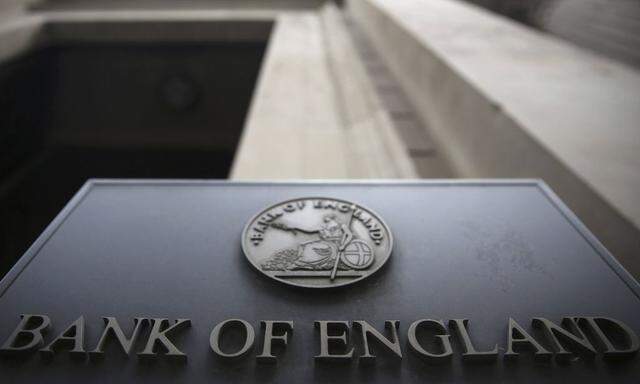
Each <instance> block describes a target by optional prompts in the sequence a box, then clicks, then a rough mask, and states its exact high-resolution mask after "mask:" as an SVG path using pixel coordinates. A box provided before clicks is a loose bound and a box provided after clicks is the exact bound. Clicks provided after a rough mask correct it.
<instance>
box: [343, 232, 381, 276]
mask: <svg viewBox="0 0 640 384" xmlns="http://www.w3.org/2000/svg"><path fill="white" fill-rule="evenodd" d="M373 259H374V255H373V252H371V247H369V245H368V244H367V243H366V242H364V241H362V240H359V239H355V240H352V241H351V242H350V243H349V244H348V245H347V246H346V247H345V248H344V251H342V254H341V255H340V260H342V262H343V263H345V264H346V265H348V266H349V267H351V268H353V269H365V268H368V267H369V266H370V265H371V263H373Z"/></svg>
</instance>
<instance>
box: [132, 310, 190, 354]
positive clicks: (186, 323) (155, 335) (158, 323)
mask: <svg viewBox="0 0 640 384" xmlns="http://www.w3.org/2000/svg"><path fill="white" fill-rule="evenodd" d="M151 321H153V328H152V329H151V333H150V334H149V339H147V345H146V346H145V347H144V350H143V351H142V352H140V353H138V357H139V358H140V359H154V358H157V357H158V354H157V353H156V352H154V349H155V346H156V344H158V343H160V344H162V346H163V347H164V349H165V351H167V353H166V354H165V355H166V356H167V357H169V358H172V359H176V360H179V361H183V362H184V361H187V355H185V354H184V353H182V352H180V350H179V349H178V348H176V346H175V345H173V343H172V342H171V341H170V340H169V337H168V336H169V334H170V333H174V332H178V331H179V330H181V329H184V328H189V327H190V326H191V320H189V319H177V320H176V322H175V324H173V325H172V326H170V327H168V328H165V327H166V325H168V324H169V320H168V319H151ZM163 328H165V329H164V330H163Z"/></svg>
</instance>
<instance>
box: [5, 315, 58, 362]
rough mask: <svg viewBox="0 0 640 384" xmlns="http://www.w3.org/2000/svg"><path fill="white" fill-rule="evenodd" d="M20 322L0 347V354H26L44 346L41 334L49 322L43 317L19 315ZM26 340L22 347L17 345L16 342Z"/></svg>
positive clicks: (47, 327)
mask: <svg viewBox="0 0 640 384" xmlns="http://www.w3.org/2000/svg"><path fill="white" fill-rule="evenodd" d="M20 317H21V318H22V320H21V321H20V324H18V326H17V327H16V329H14V330H13V333H12V334H11V336H9V338H8V339H7V341H5V343H4V344H3V345H2V347H0V353H2V354H6V355H20V354H27V353H29V352H31V351H33V350H35V349H38V348H40V347H42V346H43V345H44V338H43V337H42V334H43V333H45V332H46V331H47V330H48V329H49V325H51V320H49V317H47V316H45V315H20ZM34 324H37V325H34ZM25 339H28V342H27V343H26V344H23V345H17V344H18V343H17V341H18V340H25Z"/></svg>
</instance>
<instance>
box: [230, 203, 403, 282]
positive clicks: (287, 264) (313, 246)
mask: <svg viewBox="0 0 640 384" xmlns="http://www.w3.org/2000/svg"><path fill="white" fill-rule="evenodd" d="M392 247H393V238H392V236H391V231H390V230H389V227H387V225H386V224H385V222H384V221H382V219H381V218H380V217H379V216H378V215H377V214H375V213H374V212H373V211H371V210H370V209H367V208H365V207H363V206H361V205H358V204H355V203H352V202H349V201H345V200H339V199H330V198H300V199H294V200H288V201H284V202H282V203H279V204H276V205H273V206H271V207H269V208H267V209H265V210H264V211H262V212H260V213H258V214H257V215H256V216H254V217H253V218H252V219H251V220H250V221H249V222H248V223H247V225H246V227H245V228H244V231H243V232H242V250H243V251H244V254H245V256H246V257H247V259H248V260H249V262H251V264H252V265H253V266H254V267H256V268H257V269H258V270H259V271H260V272H262V273H263V274H265V275H267V276H269V277H271V278H273V279H275V280H278V281H281V282H283V283H286V284H291V285H295V286H299V287H309V288H329V287H338V286H342V285H347V284H351V283H354V282H356V281H359V280H362V279H364V278H365V277H367V276H369V275H371V274H372V273H374V272H375V271H377V270H378V269H380V267H382V266H383V265H384V263H386V261H387V259H389V256H390V255H391V249H392Z"/></svg>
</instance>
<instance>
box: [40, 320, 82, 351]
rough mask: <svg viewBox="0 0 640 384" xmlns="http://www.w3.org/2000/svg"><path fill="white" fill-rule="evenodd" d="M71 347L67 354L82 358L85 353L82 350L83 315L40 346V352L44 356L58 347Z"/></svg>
mask: <svg viewBox="0 0 640 384" xmlns="http://www.w3.org/2000/svg"><path fill="white" fill-rule="evenodd" d="M71 346H73V348H71V350H70V351H69V354H70V355H71V356H74V357H78V358H83V357H85V355H86V352H85V350H84V316H80V317H78V319H76V321H74V322H73V323H72V324H71V325H70V326H69V328H67V329H65V330H64V331H62V333H60V335H58V337H56V338H55V339H54V340H53V341H52V342H51V343H49V345H47V346H46V347H44V348H42V349H41V350H40V353H41V354H42V355H43V356H45V357H51V356H53V355H54V353H55V352H56V350H57V349H58V347H65V348H69V347H71Z"/></svg>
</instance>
